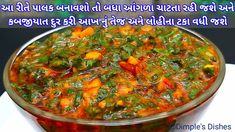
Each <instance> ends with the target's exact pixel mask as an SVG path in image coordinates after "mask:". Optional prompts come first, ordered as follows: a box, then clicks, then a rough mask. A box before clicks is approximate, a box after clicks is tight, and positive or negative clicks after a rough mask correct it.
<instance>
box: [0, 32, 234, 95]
mask: <svg viewBox="0 0 235 132" xmlns="http://www.w3.org/2000/svg"><path fill="white" fill-rule="evenodd" d="M47 30H50V29H45V28H44V29H37V28H34V29H29V28H21V29H14V28H11V29H7V28H4V29H0V43H1V48H0V95H1V94H2V93H3V92H4V91H5V90H4V86H3V79H2V76H3V69H4V66H5V64H6V61H7V60H8V58H9V57H10V55H11V54H12V53H13V52H14V51H15V50H16V49H17V48H19V47H20V46H21V45H23V44H24V43H25V42H27V41H29V40H30V39H32V38H33V37H35V36H37V35H39V34H41V33H43V32H45V31H47ZM193 30H194V31H196V32H199V33H201V34H203V35H204V36H205V37H207V38H208V39H210V40H211V41H212V42H214V43H215V44H216V45H217V46H218V47H219V49H220V50H221V51H222V53H223V54H224V57H225V61H226V63H233V64H235V42H234V41H235V28H205V29H203V28H200V29H193Z"/></svg>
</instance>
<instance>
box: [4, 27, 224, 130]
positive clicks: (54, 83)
mask: <svg viewBox="0 0 235 132" xmlns="http://www.w3.org/2000/svg"><path fill="white" fill-rule="evenodd" d="M224 74H225V63H224V59H223V56H222V54H221V52H220V51H219V49H218V48H217V47H216V46H215V45H214V44H213V43H212V42H211V41H209V40H208V39H206V38H205V37H203V36H202V35H199V34H198V33H195V32H193V31H191V30H189V29H185V28H182V27H161V26H159V27H158V26H148V25H145V26H131V25H125V26H110V27H108V28H102V27H99V26H94V27H93V26H92V27H83V26H77V27H62V28H58V29H54V30H51V31H48V32H46V33H44V34H42V35H39V36H37V37H36V38H34V39H32V40H30V41H29V42H27V43H26V44H24V45H23V46H22V47H21V48H20V49H18V50H17V51H16V52H15V53H13V55H12V56H11V57H10V59H9V61H8V63H7V64H6V67H5V71H4V85H5V88H6V91H7V93H8V94H9V96H10V97H11V98H12V100H13V101H14V102H15V103H16V104H17V105H18V106H20V107H21V108H23V109H24V110H25V111H27V113H30V114H31V115H32V117H34V119H35V120H36V121H37V122H38V123H39V124H40V125H41V126H42V127H43V128H44V129H45V130H47V131H91V130H96V131H114V130H116V131H125V130H148V131H150V130H151V131H167V130H168V129H167V128H169V127H170V124H172V122H175V121H176V119H178V118H179V117H180V115H181V114H182V113H186V112H188V111H192V110H193V109H195V108H197V106H199V105H201V104H202V103H203V102H206V101H207V100H208V99H209V98H210V97H212V95H214V93H215V92H216V91H217V90H218V88H219V87H220V84H221V83H222V81H223V78H224ZM163 126H167V127H163ZM165 128H166V129H165Z"/></svg>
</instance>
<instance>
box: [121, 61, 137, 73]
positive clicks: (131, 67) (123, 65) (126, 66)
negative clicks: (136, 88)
mask: <svg viewBox="0 0 235 132" xmlns="http://www.w3.org/2000/svg"><path fill="white" fill-rule="evenodd" d="M119 65H120V66H121V68H123V69H124V70H127V71H129V72H131V73H132V74H133V75H136V70H135V66H134V65H132V64H130V63H127V62H125V61H121V62H119Z"/></svg>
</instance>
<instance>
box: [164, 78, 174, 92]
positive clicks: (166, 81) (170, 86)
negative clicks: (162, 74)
mask: <svg viewBox="0 0 235 132" xmlns="http://www.w3.org/2000/svg"><path fill="white" fill-rule="evenodd" d="M162 81H163V82H164V84H166V85H167V86H168V87H169V88H171V89H172V88H174V86H173V84H172V83H171V82H170V81H169V80H168V79H167V78H164V79H163V80H162Z"/></svg>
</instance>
